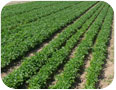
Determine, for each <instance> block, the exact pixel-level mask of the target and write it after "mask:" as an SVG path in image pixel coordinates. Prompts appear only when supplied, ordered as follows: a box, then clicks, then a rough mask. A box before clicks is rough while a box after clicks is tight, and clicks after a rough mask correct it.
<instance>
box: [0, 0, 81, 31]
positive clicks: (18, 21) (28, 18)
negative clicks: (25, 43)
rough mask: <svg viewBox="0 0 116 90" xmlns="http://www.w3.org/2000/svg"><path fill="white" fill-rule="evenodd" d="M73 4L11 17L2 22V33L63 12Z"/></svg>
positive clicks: (58, 5)
mask: <svg viewBox="0 0 116 90" xmlns="http://www.w3.org/2000/svg"><path fill="white" fill-rule="evenodd" d="M78 3H80V2H77V3H75V4H76V5H77V4H78ZM75 4H74V3H65V2H64V3H58V4H56V5H54V4H53V5H52V6H49V7H43V8H40V9H35V10H33V11H31V12H28V13H24V14H21V15H20V14H19V15H16V16H13V17H9V18H7V19H5V20H4V21H3V22H2V31H6V30H7V31H9V30H10V31H11V30H13V29H15V28H16V27H17V26H21V25H24V24H26V23H29V22H33V21H36V20H37V19H39V18H42V17H44V16H47V15H50V14H52V13H56V12H58V11H61V10H64V9H66V8H69V7H71V6H72V5H75ZM33 16H34V17H33Z"/></svg>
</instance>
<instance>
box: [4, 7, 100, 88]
mask: <svg viewBox="0 0 116 90" xmlns="http://www.w3.org/2000/svg"><path fill="white" fill-rule="evenodd" d="M98 6H99V5H96V7H94V8H91V10H90V11H88V12H87V13H86V14H84V15H83V16H82V17H80V18H79V19H78V20H77V21H75V23H74V24H72V25H70V26H69V27H67V28H65V30H64V31H63V32H61V33H60V34H59V35H58V37H57V38H55V39H53V40H52V41H51V42H50V43H49V44H48V45H47V46H46V47H44V48H43V49H42V50H41V51H40V52H39V53H36V54H35V56H32V57H31V58H25V59H24V60H23V61H24V62H23V63H22V65H21V66H20V67H19V68H18V69H16V70H15V71H13V72H12V73H10V74H9V75H8V76H6V77H5V78H4V79H3V81H4V83H5V84H6V85H7V86H9V87H13V88H17V87H18V86H20V85H22V84H23V82H24V81H26V80H27V79H29V78H30V77H32V75H34V74H36V73H37V71H38V70H39V69H40V68H41V67H42V66H43V65H44V64H45V63H46V62H47V60H48V58H49V57H50V56H52V54H53V52H55V51H56V50H57V49H58V48H60V47H61V46H62V44H63V43H65V41H66V40H67V39H68V38H69V37H70V36H71V34H72V35H73V33H75V32H76V30H77V28H79V27H81V25H82V24H83V23H84V22H85V21H86V20H87V19H88V18H89V17H90V15H92V14H93V13H94V12H95V11H96V9H97V8H98Z"/></svg>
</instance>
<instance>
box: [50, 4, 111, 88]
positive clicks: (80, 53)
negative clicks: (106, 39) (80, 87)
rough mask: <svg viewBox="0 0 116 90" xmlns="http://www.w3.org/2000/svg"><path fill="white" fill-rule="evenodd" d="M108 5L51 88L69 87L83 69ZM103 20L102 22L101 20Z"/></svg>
mask: <svg viewBox="0 0 116 90" xmlns="http://www.w3.org/2000/svg"><path fill="white" fill-rule="evenodd" d="M108 7H109V6H108V5H106V6H105V7H104V8H103V10H102V12H101V13H100V14H99V15H98V17H97V18H96V20H95V22H94V23H93V24H92V25H91V26H90V28H89V30H88V32H87V33H86V34H85V37H84V40H82V42H81V43H80V44H79V45H78V47H77V48H76V53H75V55H74V56H75V57H74V58H72V59H70V60H69V61H68V62H67V63H66V65H65V67H64V71H63V72H62V74H61V75H60V76H59V77H58V81H57V83H56V84H55V85H53V86H51V87H50V88H53V89H69V88H71V86H72V84H73V83H74V81H75V78H76V77H77V73H79V71H80V70H81V67H82V66H83V65H84V59H85V56H86V55H88V53H89V50H90V49H91V47H92V45H93V40H94V38H95V37H96V34H97V33H98V32H99V28H100V27H101V25H102V21H103V20H104V17H105V15H106V13H107V9H108ZM99 21H101V22H99Z"/></svg>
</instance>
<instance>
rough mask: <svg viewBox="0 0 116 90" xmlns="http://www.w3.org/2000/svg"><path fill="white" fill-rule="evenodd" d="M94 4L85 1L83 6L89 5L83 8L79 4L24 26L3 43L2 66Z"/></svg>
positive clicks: (39, 42)
mask: <svg viewBox="0 0 116 90" xmlns="http://www.w3.org/2000/svg"><path fill="white" fill-rule="evenodd" d="M94 4H96V2H87V3H83V6H86V5H88V6H86V7H83V8H81V7H80V6H78V5H77V6H75V7H73V8H70V9H67V10H63V11H61V12H58V13H57V14H52V15H50V16H48V17H46V18H44V19H41V20H40V21H39V22H36V23H32V25H29V26H28V25H27V26H28V27H25V28H22V30H21V31H20V32H19V33H17V34H15V35H13V36H12V38H9V39H8V41H7V42H8V43H7V44H5V45H3V44H2V48H1V49H2V50H1V51H2V53H1V58H2V62H1V63H2V64H1V66H2V68H4V67H5V66H7V65H9V64H10V62H12V61H14V60H16V59H18V57H21V56H24V55H25V54H26V53H27V52H28V51H30V50H31V49H33V48H34V47H35V46H37V45H41V44H42V43H43V42H44V41H45V40H47V39H49V38H50V37H51V36H52V35H53V34H54V33H55V32H57V31H59V30H61V29H62V28H63V27H66V26H67V24H69V23H71V22H73V21H74V20H75V19H77V18H78V17H79V16H81V15H82V13H85V12H86V11H87V10H88V8H90V7H92V6H93V5H94ZM80 5H81V4H80ZM77 7H80V8H77ZM70 11H71V13H70ZM64 14H65V15H64ZM14 39H15V40H14Z"/></svg>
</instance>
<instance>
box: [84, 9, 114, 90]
mask: <svg viewBox="0 0 116 90" xmlns="http://www.w3.org/2000/svg"><path fill="white" fill-rule="evenodd" d="M112 20H113V10H112V8H111V7H110V8H109V10H108V14H107V16H106V18H105V20H104V24H103V25H102V28H101V31H100V33H99V35H98V38H97V40H96V43H95V45H94V48H93V52H92V55H93V56H92V60H91V62H90V66H89V68H88V70H87V76H86V86H85V88H86V89H93V88H96V87H95V86H96V83H97V82H98V77H99V75H100V71H101V70H102V69H103V68H102V66H103V64H104V62H105V60H106V58H107V47H108V42H109V40H110V33H111V26H112Z"/></svg>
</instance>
